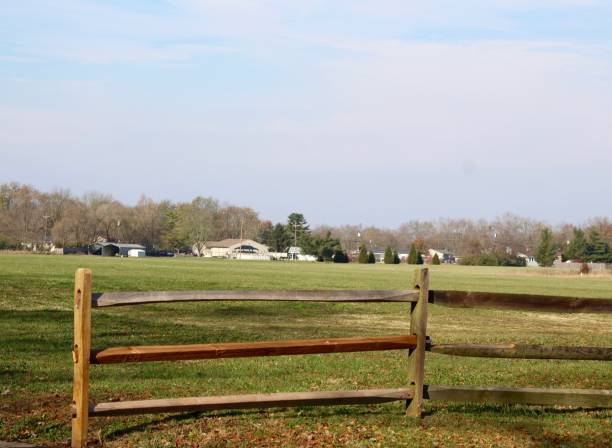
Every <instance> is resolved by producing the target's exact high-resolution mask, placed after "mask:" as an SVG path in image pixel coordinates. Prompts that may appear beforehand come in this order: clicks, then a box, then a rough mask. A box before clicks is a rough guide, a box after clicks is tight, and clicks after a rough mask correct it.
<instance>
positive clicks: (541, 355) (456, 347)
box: [427, 344, 612, 361]
mask: <svg viewBox="0 0 612 448" xmlns="http://www.w3.org/2000/svg"><path fill="white" fill-rule="evenodd" d="M427 350H428V351H431V352H433V353H441V354H444V355H454V356H473V357H480V358H522V359H574V360H582V361H586V360H592V361H612V348H610V347H568V346H554V345H533V344H428V347H427Z"/></svg>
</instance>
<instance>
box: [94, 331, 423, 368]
mask: <svg viewBox="0 0 612 448" xmlns="http://www.w3.org/2000/svg"><path fill="white" fill-rule="evenodd" d="M416 344H417V337H416V336H412V335H407V336H380V337H369V338H362V337H357V338H334V339H298V340H290V341H266V342H229V343H228V342H226V343H221V344H191V345H149V346H146V345H145V346H139V347H112V348H106V349H103V350H96V351H92V353H91V363H92V364H110V363H121V362H146V361H184V360H190V359H220V358H245V357H253V356H282V355H313V354H317V353H349V352H366V351H378V350H400V349H407V348H410V349H414V348H416Z"/></svg>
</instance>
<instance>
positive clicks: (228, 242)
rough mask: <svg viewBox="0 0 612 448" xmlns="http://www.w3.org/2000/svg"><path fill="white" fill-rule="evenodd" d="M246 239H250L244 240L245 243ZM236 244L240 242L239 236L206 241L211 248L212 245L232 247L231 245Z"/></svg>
mask: <svg viewBox="0 0 612 448" xmlns="http://www.w3.org/2000/svg"><path fill="white" fill-rule="evenodd" d="M245 241H248V240H242V242H243V243H244V242H245ZM234 244H240V239H237V238H226V239H224V240H221V241H208V242H207V243H206V247H208V248H209V249H210V248H211V247H230V246H233V245H234Z"/></svg>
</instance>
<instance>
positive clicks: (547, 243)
mask: <svg viewBox="0 0 612 448" xmlns="http://www.w3.org/2000/svg"><path fill="white" fill-rule="evenodd" d="M535 260H536V261H537V262H538V263H539V264H540V266H552V265H553V263H554V261H555V246H554V241H553V235H552V232H551V231H550V229H549V228H548V227H544V228H543V229H542V231H541V232H540V244H539V245H538V248H537V250H536V253H535Z"/></svg>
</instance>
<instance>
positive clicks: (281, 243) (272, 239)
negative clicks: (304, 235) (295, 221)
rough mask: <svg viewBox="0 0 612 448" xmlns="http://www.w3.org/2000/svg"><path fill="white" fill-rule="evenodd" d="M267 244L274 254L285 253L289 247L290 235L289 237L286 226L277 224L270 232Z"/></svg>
mask: <svg viewBox="0 0 612 448" xmlns="http://www.w3.org/2000/svg"><path fill="white" fill-rule="evenodd" d="M266 244H267V245H268V246H270V249H271V250H273V251H274V252H284V251H285V250H286V249H287V247H289V235H287V232H286V229H285V226H283V225H282V224H276V225H275V226H274V227H273V228H272V230H271V231H270V233H269V235H268V241H267V242H266Z"/></svg>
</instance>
